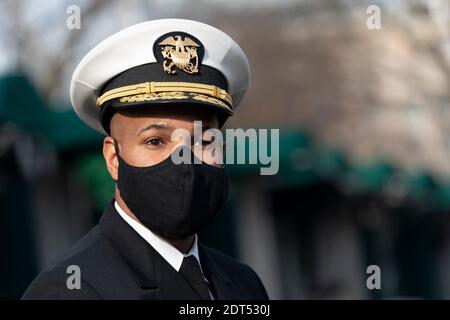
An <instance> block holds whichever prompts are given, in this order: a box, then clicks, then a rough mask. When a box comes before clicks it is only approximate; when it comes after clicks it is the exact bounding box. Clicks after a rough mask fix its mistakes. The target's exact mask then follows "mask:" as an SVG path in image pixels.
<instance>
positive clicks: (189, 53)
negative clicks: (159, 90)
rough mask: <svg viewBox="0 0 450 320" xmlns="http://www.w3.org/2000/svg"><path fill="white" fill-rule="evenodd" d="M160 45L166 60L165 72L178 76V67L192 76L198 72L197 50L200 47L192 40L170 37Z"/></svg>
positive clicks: (178, 36) (177, 36)
mask: <svg viewBox="0 0 450 320" xmlns="http://www.w3.org/2000/svg"><path fill="white" fill-rule="evenodd" d="M158 45H160V46H161V54H162V56H163V58H164V62H163V66H164V71H166V72H167V73H169V74H176V73H177V71H176V69H175V67H176V68H178V69H180V70H182V71H184V72H187V73H190V74H193V73H197V72H198V53H197V48H198V47H200V45H198V44H197V43H195V42H194V41H193V40H192V39H191V38H189V37H185V38H184V39H183V38H182V37H181V36H180V35H175V36H169V37H167V38H165V39H164V40H163V41H161V42H160V43H158Z"/></svg>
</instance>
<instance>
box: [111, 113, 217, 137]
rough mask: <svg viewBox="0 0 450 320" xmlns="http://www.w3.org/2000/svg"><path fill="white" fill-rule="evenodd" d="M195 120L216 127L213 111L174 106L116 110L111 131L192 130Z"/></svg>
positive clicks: (205, 126) (215, 117)
mask: <svg viewBox="0 0 450 320" xmlns="http://www.w3.org/2000/svg"><path fill="white" fill-rule="evenodd" d="M185 108H186V107H185ZM196 122H201V126H202V127H203V128H206V129H207V128H215V127H218V120H217V116H216V114H215V113H213V112H208V111H205V110H200V109H193V110H187V109H185V110H183V112H181V110H176V108H173V109H171V110H168V108H164V109H158V108H154V109H153V110H136V109H133V110H121V111H118V112H116V113H115V114H114V115H113V117H112V119H111V132H112V133H113V132H114V133H121V132H123V131H125V130H126V131H129V132H131V131H133V132H134V131H136V132H140V131H142V130H143V129H146V130H149V129H154V130H174V129H177V128H180V127H185V128H187V129H190V130H192V129H193V128H194V124H195V123H196ZM197 125H198V123H197Z"/></svg>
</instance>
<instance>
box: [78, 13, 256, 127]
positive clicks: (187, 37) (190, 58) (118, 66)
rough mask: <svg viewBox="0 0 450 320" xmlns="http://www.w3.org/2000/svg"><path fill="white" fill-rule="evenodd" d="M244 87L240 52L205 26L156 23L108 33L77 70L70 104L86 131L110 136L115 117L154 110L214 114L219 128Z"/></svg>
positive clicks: (245, 80)
mask: <svg viewBox="0 0 450 320" xmlns="http://www.w3.org/2000/svg"><path fill="white" fill-rule="evenodd" d="M249 84H250V67H249V63H248V60H247V57H246V56H245V53H244V52H243V51H242V49H241V48H240V47H239V45H238V44H237V43H236V42H235V41H234V40H233V39H232V38H230V37H229V36H228V35H227V34H225V33H224V32H222V31H220V30H218V29H216V28H214V27H212V26H210V25H207V24H205V23H201V22H197V21H192V20H182V19H161V20H153V21H147V22H143V23H139V24H136V25H133V26H131V27H128V28H126V29H124V30H122V31H120V32H118V33H115V34H113V35H112V36H110V37H108V38H107V39H105V40H103V41H102V42H100V43H99V44H98V45H97V46H96V47H94V48H93V49H92V50H91V51H90V52H89V53H88V54H87V55H86V56H85V57H84V58H83V59H82V60H81V62H80V63H79V64H78V66H77V67H76V69H75V71H74V73H73V76H72V80H71V84H70V99H71V102H72V105H73V108H74V110H75V112H76V113H77V114H78V116H79V117H80V118H81V119H82V120H83V121H84V122H85V123H86V124H88V125H89V126H90V127H92V128H94V129H96V130H98V131H100V132H104V133H109V122H110V119H111V116H112V114H113V113H114V110H120V109H126V108H134V107H151V105H154V104H159V105H161V104H174V103H177V104H180V103H186V104H190V105H196V106H202V107H205V108H213V109H214V110H217V112H218V115H220V116H219V122H220V125H221V126H222V125H223V123H224V122H225V120H226V119H227V118H228V117H229V116H230V115H232V114H233V112H234V111H235V110H236V108H237V106H238V105H239V103H240V102H241V100H242V98H243V97H244V95H245V92H246V91H247V89H248V87H249Z"/></svg>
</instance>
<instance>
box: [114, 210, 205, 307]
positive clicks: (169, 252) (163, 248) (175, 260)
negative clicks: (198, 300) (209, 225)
mask: <svg viewBox="0 0 450 320" xmlns="http://www.w3.org/2000/svg"><path fill="white" fill-rule="evenodd" d="M114 207H115V208H116V211H117V212H118V213H119V215H120V216H121V217H122V218H123V219H124V220H125V222H126V223H128V224H129V225H130V226H131V227H132V228H133V229H134V230H135V231H136V232H137V233H138V234H139V235H140V236H141V237H142V238H144V240H145V241H147V242H148V244H149V245H151V246H152V247H153V249H155V250H156V251H157V252H158V253H159V254H160V255H161V256H162V257H163V258H164V260H166V261H167V262H168V263H169V264H170V265H171V266H172V267H173V268H174V269H175V270H176V271H177V272H179V271H180V268H181V264H182V263H183V259H184V257H189V256H194V257H195V258H196V259H197V261H198V264H199V265H200V270H201V271H202V274H203V269H202V264H201V262H200V256H199V254H198V240H197V235H195V236H194V243H193V244H192V247H191V249H190V250H189V252H188V253H186V254H183V253H182V252H180V251H179V250H178V249H177V248H175V247H174V246H173V245H172V244H170V243H169V242H168V241H166V240H164V239H163V238H161V237H160V236H158V235H157V234H155V233H153V232H152V231H150V230H149V229H148V228H146V227H145V226H144V225H142V224H140V223H139V222H137V221H136V220H134V219H133V218H131V217H130V216H129V215H128V214H126V212H125V211H123V209H122V208H121V207H120V206H119V204H118V203H117V201H115V202H114ZM203 277H204V278H205V276H204V275H203ZM205 281H206V282H208V280H207V279H206V278H205ZM208 283H209V282H208ZM210 295H211V298H212V297H213V296H212V294H211V292H210Z"/></svg>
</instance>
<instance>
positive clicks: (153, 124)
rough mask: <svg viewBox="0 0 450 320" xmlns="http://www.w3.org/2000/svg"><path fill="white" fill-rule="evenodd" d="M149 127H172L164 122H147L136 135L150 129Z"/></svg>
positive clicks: (157, 128) (166, 128) (160, 128)
mask: <svg viewBox="0 0 450 320" xmlns="http://www.w3.org/2000/svg"><path fill="white" fill-rule="evenodd" d="M151 129H156V130H171V129H172V127H171V126H168V125H167V124H165V123H152V124H149V125H147V126H145V127H144V128H142V129H141V130H139V132H138V134H137V135H140V134H141V133H142V132H144V131H147V130H151Z"/></svg>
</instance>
